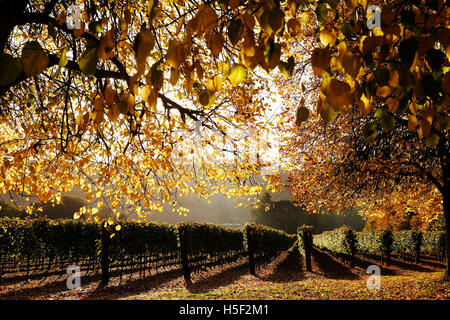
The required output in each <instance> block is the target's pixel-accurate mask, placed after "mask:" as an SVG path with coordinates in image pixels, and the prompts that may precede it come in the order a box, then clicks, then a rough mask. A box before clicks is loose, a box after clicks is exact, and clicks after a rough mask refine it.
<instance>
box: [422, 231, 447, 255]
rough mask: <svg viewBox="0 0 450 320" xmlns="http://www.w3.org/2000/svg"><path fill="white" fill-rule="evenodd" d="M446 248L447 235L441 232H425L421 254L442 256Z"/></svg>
mask: <svg viewBox="0 0 450 320" xmlns="http://www.w3.org/2000/svg"><path fill="white" fill-rule="evenodd" d="M444 246H445V233H444V232H441V231H434V232H424V233H423V235H422V245H421V247H420V252H421V253H423V254H427V255H442V253H443V252H444Z"/></svg>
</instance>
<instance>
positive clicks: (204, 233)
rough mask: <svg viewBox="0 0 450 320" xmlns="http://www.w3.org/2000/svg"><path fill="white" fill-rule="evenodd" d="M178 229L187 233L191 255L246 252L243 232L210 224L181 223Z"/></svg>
mask: <svg viewBox="0 0 450 320" xmlns="http://www.w3.org/2000/svg"><path fill="white" fill-rule="evenodd" d="M178 228H182V229H184V230H185V232H186V241H187V247H188V249H189V250H188V253H189V254H208V255H218V254H225V253H229V252H233V251H243V250H244V235H243V232H242V230H239V229H233V228H228V227H222V226H219V225H214V224H210V223H193V222H188V223H181V224H179V225H178Z"/></svg>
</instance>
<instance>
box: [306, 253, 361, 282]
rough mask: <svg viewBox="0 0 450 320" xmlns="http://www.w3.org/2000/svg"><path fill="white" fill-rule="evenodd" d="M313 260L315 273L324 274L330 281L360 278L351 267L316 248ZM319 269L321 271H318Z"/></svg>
mask: <svg viewBox="0 0 450 320" xmlns="http://www.w3.org/2000/svg"><path fill="white" fill-rule="evenodd" d="M312 260H313V263H314V265H315V266H313V268H312V269H313V273H316V274H322V275H323V276H324V277H326V278H329V279H347V280H357V279H360V277H359V276H358V275H357V274H356V273H354V272H352V270H351V268H350V267H347V266H346V265H344V264H343V263H341V262H339V261H337V260H335V259H334V258H333V257H331V256H330V255H329V254H328V253H326V252H324V251H321V250H319V249H317V248H315V247H313V250H312ZM317 268H318V269H319V270H320V271H317Z"/></svg>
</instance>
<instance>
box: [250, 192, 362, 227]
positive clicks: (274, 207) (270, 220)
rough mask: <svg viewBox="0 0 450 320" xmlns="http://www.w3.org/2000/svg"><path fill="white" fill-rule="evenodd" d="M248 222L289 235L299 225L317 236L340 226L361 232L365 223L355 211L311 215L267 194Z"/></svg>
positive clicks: (292, 204) (288, 202)
mask: <svg viewBox="0 0 450 320" xmlns="http://www.w3.org/2000/svg"><path fill="white" fill-rule="evenodd" d="M266 208H268V210H267V211H266ZM250 221H252V222H254V223H258V224H263V225H266V226H268V227H271V228H275V229H280V230H283V231H285V232H287V233H290V234H293V233H296V232H297V227H298V226H301V225H309V226H313V230H314V231H313V232H314V233H315V234H318V233H322V232H324V231H327V230H333V229H336V228H338V227H340V226H342V225H348V226H350V227H351V228H352V229H353V230H356V231H361V230H363V228H364V226H365V223H366V221H365V219H364V218H363V217H361V216H360V215H358V210H357V209H348V210H345V211H343V212H341V213H340V214H335V213H332V214H328V213H327V214H312V213H308V212H307V211H305V210H304V209H302V208H301V207H298V206H295V205H294V203H293V202H291V201H287V200H281V201H272V198H271V196H270V194H268V193H265V194H264V195H263V196H262V199H261V204H260V206H259V208H258V209H253V210H252V211H251V214H250Z"/></svg>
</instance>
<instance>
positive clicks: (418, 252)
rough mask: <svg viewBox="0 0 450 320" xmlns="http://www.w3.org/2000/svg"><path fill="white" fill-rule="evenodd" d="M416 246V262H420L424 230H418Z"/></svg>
mask: <svg viewBox="0 0 450 320" xmlns="http://www.w3.org/2000/svg"><path fill="white" fill-rule="evenodd" d="M416 237H417V239H416V247H415V251H416V252H415V258H416V263H419V262H420V247H421V246H422V232H418V233H417V235H416Z"/></svg>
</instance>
